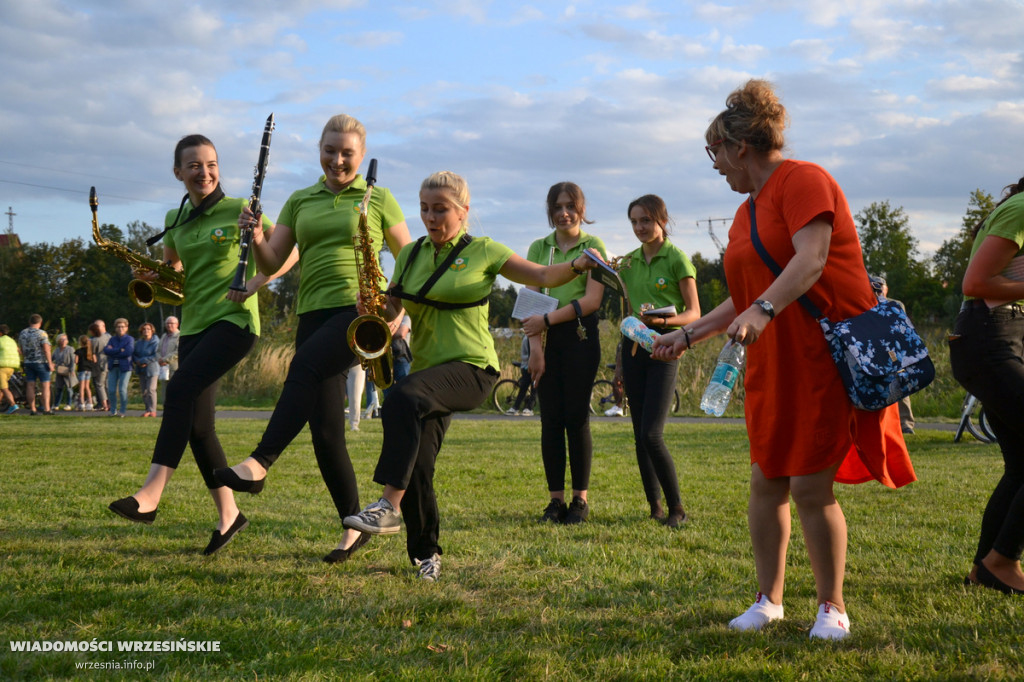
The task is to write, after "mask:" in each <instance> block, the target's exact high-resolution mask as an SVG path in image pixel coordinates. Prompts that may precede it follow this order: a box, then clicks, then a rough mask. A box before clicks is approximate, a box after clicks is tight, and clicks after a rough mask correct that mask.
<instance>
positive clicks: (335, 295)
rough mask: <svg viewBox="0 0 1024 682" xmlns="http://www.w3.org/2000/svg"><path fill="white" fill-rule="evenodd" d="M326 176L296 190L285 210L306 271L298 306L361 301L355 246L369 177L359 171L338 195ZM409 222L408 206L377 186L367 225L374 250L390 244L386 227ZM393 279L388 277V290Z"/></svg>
mask: <svg viewBox="0 0 1024 682" xmlns="http://www.w3.org/2000/svg"><path fill="white" fill-rule="evenodd" d="M324 179H325V176H323V175H321V176H320V180H318V181H317V183H316V184H315V185H312V186H310V187H306V188H305V189H300V190H298V191H296V192H293V193H292V195H291V196H290V197H288V201H286V202H285V204H284V207H283V208H282V209H281V215H280V216H278V218H277V222H278V223H279V224H281V225H287V226H288V227H290V228H291V229H292V231H293V232H294V233H295V241H296V242H297V244H298V246H299V265H300V266H301V268H302V275H301V279H300V281H299V295H298V299H297V301H296V305H295V310H296V312H297V313H298V314H299V315H301V314H302V313H308V312H310V311H311V310H324V309H326V308H340V307H342V306H347V305H355V303H356V301H357V300H358V299H359V279H358V277H357V276H356V256H355V246H354V244H353V243H352V237H354V236H355V235H356V231H357V230H358V228H359V203H360V202H361V201H362V200H363V195H364V194H365V193H366V179H365V178H363V176H362V175H357V176H356V179H355V180H354V181H352V184H350V185H349V186H348V187H346V188H345V189H343V190H341V191H340V192H338V193H337V194H335V193H334V192H332V191H331V190H330V189H328V188H327V185H325V184H324ZM404 221H405V216H403V215H402V209H401V208H400V207H399V205H398V202H397V201H395V198H394V197H393V196H391V192H389V191H388V190H387V188H385V187H374V188H373V194H371V195H370V207H369V210H368V212H367V226H368V227H369V230H370V239H371V240H373V248H374V251H375V252H377V253H378V254H379V253H380V250H381V248H383V246H384V245H385V241H384V230H390V229H391V228H392V227H394V226H395V225H398V224H399V223H402V222H404ZM386 283H387V282H386V281H385V280H382V281H381V282H380V286H381V288H382V289H383V288H384V285H385V284H386Z"/></svg>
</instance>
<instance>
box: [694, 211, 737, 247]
mask: <svg viewBox="0 0 1024 682" xmlns="http://www.w3.org/2000/svg"><path fill="white" fill-rule="evenodd" d="M730 221H731V219H730V218H705V219H704V220H698V221H697V227H698V228H699V227H700V224H701V223H703V222H706V223H707V224H708V234H709V235H710V236H711V241H713V242H714V243H715V246H716V247H717V248H718V253H720V254H722V253H725V245H724V244H722V242H721V240H719V239H718V236H717V235H716V234H715V230H714V228H713V227H712V224H713V223H722V224H723V225H724V224H727V223H729V222H730Z"/></svg>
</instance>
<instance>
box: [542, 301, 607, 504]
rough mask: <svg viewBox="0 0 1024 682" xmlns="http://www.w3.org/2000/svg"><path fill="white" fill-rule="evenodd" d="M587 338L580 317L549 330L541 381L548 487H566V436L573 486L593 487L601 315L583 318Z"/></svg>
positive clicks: (555, 490)
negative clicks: (592, 430)
mask: <svg viewBox="0 0 1024 682" xmlns="http://www.w3.org/2000/svg"><path fill="white" fill-rule="evenodd" d="M583 328H584V329H585V330H586V332H587V338H586V340H585V341H581V340H580V337H579V336H578V335H577V332H576V330H577V323H576V320H573V321H571V322H564V323H562V324H556V325H555V326H553V327H551V328H550V329H549V330H548V332H547V342H546V343H545V345H544V375H543V376H542V377H541V378H540V383H539V384H537V397H538V398H539V399H540V406H541V410H540V452H541V459H542V460H543V462H544V477H545V478H546V479H547V483H548V491H549V492H557V491H561V490H565V460H566V440H568V442H569V472H570V476H571V478H572V489H573V490H587V489H589V488H590V468H591V463H592V462H593V459H594V445H593V440H592V438H591V436H590V393H591V389H592V388H593V386H594V377H596V376H597V368H598V365H600V363H601V342H600V339H599V338H598V332H597V315H588V316H586V317H584V318H583Z"/></svg>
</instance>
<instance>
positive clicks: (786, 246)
mask: <svg viewBox="0 0 1024 682" xmlns="http://www.w3.org/2000/svg"><path fill="white" fill-rule="evenodd" d="M756 210H757V233H758V235H759V236H760V238H761V242H762V243H763V244H764V246H765V248H766V249H767V250H768V253H769V254H771V256H772V258H773V259H774V260H775V261H776V262H777V263H778V264H779V265H780V266H781V267H783V268H785V267H786V264H787V263H788V262H789V260H790V258H792V257H793V255H794V253H795V251H794V249H793V243H792V237H793V234H794V233H796V232H797V231H798V230H799V229H800V228H802V227H804V226H806V225H807V224H808V223H810V222H811V221H813V220H815V219H816V218H822V219H824V220H826V221H827V222H830V223H832V225H833V229H832V239H831V243H830V246H829V252H828V260H827V261H826V263H825V269H824V271H823V272H822V275H821V278H820V279H819V280H818V281H817V282H816V283H815V284H814V286H812V287H811V290H810V291H809V292H808V296H809V297H810V298H811V300H812V301H814V303H815V304H816V305H817V306H818V307H819V308H820V309H821V310H822V311H823V313H824V315H825V316H826V317H828V318H829V319H831V320H843V319H846V318H848V317H852V316H854V315H857V314H859V313H862V312H864V311H865V310H867V309H868V308H871V307H872V306H873V305H874V304H875V296H874V294H873V293H872V291H871V285H870V284H869V283H868V277H867V272H866V270H865V269H864V257H863V254H862V252H861V248H860V241H859V239H858V238H857V228H856V226H855V224H854V221H853V216H852V215H851V213H850V208H849V206H848V205H847V203H846V197H845V196H844V195H843V192H842V190H841V189H840V188H839V185H838V184H837V183H836V181H835V180H834V179H833V178H832V176H831V175H829V174H828V172H826V171H825V170H824V169H823V168H821V167H820V166H817V165H815V164H812V163H807V162H804V161H784V162H783V163H782V164H781V165H780V166H779V167H778V168H776V169H775V172H774V173H772V175H771V177H770V178H769V179H768V182H767V183H765V185H764V187H763V188H762V189H761V192H760V194H759V195H758V197H757V201H756ZM724 264H725V276H726V280H727V283H728V286H729V293H730V295H731V296H732V300H733V303H734V305H735V307H736V310H737V311H743V310H746V309H747V308H749V307H750V305H751V304H752V303H753V302H754V300H755V299H757V298H758V297H759V296H761V294H763V293H764V291H765V290H766V289H767V288H768V287H769V286H770V285H771V283H772V282H773V281H774V280H775V276H774V275H773V274H772V272H771V270H769V269H768V266H766V265H765V264H764V261H762V260H761V257H760V256H758V254H757V251H755V250H754V247H753V244H752V243H751V241H750V207H749V203H748V202H744V203H743V204H742V205H741V206H740V208H739V209H738V210H737V211H736V217H735V218H734V220H733V224H732V227H731V228H730V229H729V245H728V248H727V249H726V252H725V258H724ZM744 387H745V389H746V398H745V404H744V410H745V413H746V422H747V434H748V437H749V439H750V461H751V463H752V464H753V463H755V462H756V463H757V464H758V466H760V467H761V471H762V472H763V473H764V475H765V476H766V477H768V478H777V477H780V476H802V475H807V474H812V473H816V472H818V471H822V470H823V469H826V468H828V467H829V466H831V465H833V464H835V463H836V462H838V461H842V464H841V465H840V467H839V470H838V472H837V473H836V480H837V481H839V482H840V483H863V482H864V481H869V480H872V479H874V480H877V481H879V482H881V483H883V484H885V485H887V486H889V487H893V488H895V487H899V486H902V485H906V484H907V483H910V482H912V481H914V480H916V478H917V477H916V476H915V475H914V468H913V465H912V464H911V463H910V456H909V455H908V453H907V446H906V443H905V441H904V440H903V434H902V431H901V429H900V419H899V410H898V408H897V406H896V405H891V406H890V407H888V408H886V409H884V410H880V411H878V412H865V411H863V410H858V409H856V408H854V407H853V405H852V404H851V403H850V399H849V398H848V397H847V396H846V390H845V389H844V387H843V382H842V379H840V377H839V371H838V370H837V369H836V366H835V363H834V362H833V360H832V356H831V355H830V354H829V350H828V345H827V344H826V342H825V337H824V334H822V331H821V328H820V327H819V326H818V323H817V322H816V321H815V320H814V318H812V317H811V315H810V314H809V313H808V312H807V310H805V309H804V307H803V306H802V305H800V303H799V302H798V301H794V302H793V303H792V304H790V305H788V306H786V308H785V309H784V310H781V311H779V312H778V314H777V315H776V316H775V319H774V320H773V321H772V322H770V323H769V324H768V326H767V327H766V328H765V331H764V333H763V334H762V335H761V336H760V338H758V340H757V341H756V342H755V343H753V344H751V345H750V346H748V348H747V367H746V372H745V376H744Z"/></svg>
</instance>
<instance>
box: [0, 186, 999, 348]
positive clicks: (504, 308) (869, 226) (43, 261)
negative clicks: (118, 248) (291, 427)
mask: <svg viewBox="0 0 1024 682" xmlns="http://www.w3.org/2000/svg"><path fill="white" fill-rule="evenodd" d="M995 203H996V200H995V198H993V196H992V195H991V194H989V193H988V192H985V191H983V190H981V189H977V190H974V191H973V192H971V194H970V196H969V197H968V203H967V209H966V211H965V213H964V216H963V220H962V222H961V225H960V229H959V231H958V232H957V233H956V234H955V235H954V236H952V237H950V238H949V239H947V240H946V241H944V242H943V243H942V245H941V246H940V247H939V249H938V250H937V251H936V252H935V254H934V255H932V256H930V257H924V256H922V254H921V253H920V251H919V242H918V240H917V238H916V237H914V235H913V231H912V229H911V225H910V219H909V217H908V216H907V214H906V212H905V211H904V210H903V208H902V207H900V206H893V205H892V204H890V202H889V201H881V202H875V203H872V204H870V205H869V206H867V207H866V208H864V209H862V210H860V211H859V212H857V213H856V214H855V215H854V220H855V222H856V224H857V232H858V234H859V235H860V241H861V246H862V248H863V250H864V262H865V265H866V266H867V269H868V272H869V273H871V274H873V275H881V276H883V277H885V279H886V281H887V283H888V285H889V291H890V296H891V297H892V298H896V299H899V300H901V301H903V302H904V303H905V305H906V307H907V312H908V313H909V314H910V317H911V318H912V319H913V320H915V321H916V322H918V323H919V324H920V323H930V324H939V325H951V324H952V321H953V319H954V318H955V317H956V314H957V311H958V310H959V308H960V302H961V299H962V292H961V289H960V285H961V282H962V280H963V275H964V272H965V270H966V269H967V262H968V259H969V257H970V251H971V245H972V242H973V237H972V230H973V228H974V226H975V225H976V224H977V223H978V222H979V221H980V220H981V219H983V218H984V217H985V216H987V215H988V214H989V212H991V211H992V209H993V207H994V206H995ZM157 231H158V230H156V229H154V228H152V227H150V226H149V225H147V224H146V223H144V222H139V221H133V222H131V223H128V225H127V226H126V229H125V230H122V229H121V228H119V227H118V226H116V225H111V224H103V225H102V226H101V227H100V234H101V235H102V236H103V237H104V238H105V239H109V240H111V241H115V242H118V243H121V244H124V245H126V246H128V247H129V248H131V249H132V250H134V251H136V252H139V253H143V254H148V255H149V256H150V257H152V258H153V259H154V260H161V257H162V247H161V246H160V245H159V244H158V245H154V246H152V247H147V246H146V238H147V237H149V236H150V235H152V234H155V233H156V232H157ZM690 258H691V260H692V261H693V264H694V266H695V267H696V269H697V292H698V296H699V299H700V305H701V310H702V311H705V312H706V311H709V310H711V309H712V308H714V307H715V306H717V305H718V304H719V303H721V302H722V301H724V300H725V299H726V298H727V297H728V295H729V294H728V288H727V287H726V285H725V271H724V267H723V264H722V254H715V255H714V257H713V258H707V257H705V256H703V255H702V254H701V253H699V252H697V253H693V254H690ZM299 277H300V273H299V269H298V267H296V268H294V269H293V270H292V272H289V273H288V274H286V275H285V276H284V277H281V278H280V279H278V280H276V281H275V282H273V283H272V284H271V285H270V286H268V287H264V288H263V289H261V290H260V293H259V299H260V317H261V323H262V325H263V326H264V328H265V329H266V330H268V331H271V330H273V329H275V328H277V327H279V326H282V325H284V326H287V327H291V326H293V325H294V319H292V317H293V314H294V313H293V309H294V303H295V298H296V294H297V292H298V283H299ZM131 279H132V276H131V270H130V268H129V267H128V265H127V264H125V263H124V262H122V261H120V260H119V259H117V258H115V257H114V256H112V255H110V254H108V253H106V252H105V251H103V250H102V249H100V248H99V247H98V246H96V244H94V243H93V242H92V241H91V240H89V242H88V243H86V242H85V241H84V240H82V239H81V238H76V239H70V240H67V241H64V242H62V243H61V244H49V243H47V242H39V243H26V244H23V245H22V246H21V247H20V248H18V249H12V248H9V249H0V322H3V323H6V324H7V325H8V326H10V327H11V329H12V330H18V329H21V327H22V326H24V325H25V324H27V322H28V318H29V316H30V315H31V314H33V313H39V314H40V315H42V316H43V320H44V328H45V329H49V330H53V329H58V328H59V329H63V330H66V331H68V332H69V333H72V334H78V333H83V332H84V331H85V330H86V329H87V328H88V326H89V324H91V323H92V321H93V320H96V319H98V318H99V319H104V320H106V321H107V322H108V324H109V322H110V321H111V320H113V319H114V318H117V317H124V318H126V319H128V321H129V324H130V328H131V329H135V328H136V327H137V326H138V325H139V324H141V323H142V322H152V323H153V324H154V325H156V327H157V329H162V327H163V325H162V320H163V319H164V318H166V317H167V316H168V315H177V314H178V313H179V311H178V310H177V308H174V307H171V306H167V305H163V304H160V303H155V304H154V305H153V306H152V307H150V308H146V309H143V308H138V307H136V306H135V305H133V304H132V303H131V301H130V300H129V299H128V296H127V289H128V283H129V281H131ZM516 293H517V290H516V288H515V287H514V286H513V285H511V284H508V285H506V286H502V285H499V284H497V283H496V284H495V285H494V287H493V289H492V291H491V296H490V304H491V306H490V323H491V326H494V327H512V326H517V325H518V322H514V321H513V320H512V319H511V313H512V307H513V305H514V304H515V298H516ZM599 314H600V315H601V317H604V318H606V319H612V320H618V319H619V318H620V317H621V315H622V312H621V304H620V302H619V301H618V300H616V298H615V297H614V296H611V295H609V294H606V296H605V300H604V303H603V304H602V307H601V311H600V313H599Z"/></svg>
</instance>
